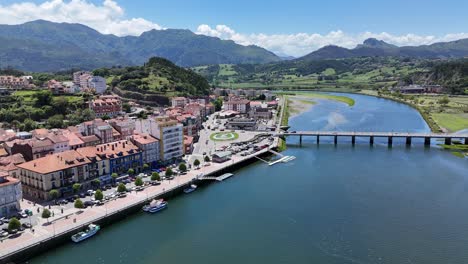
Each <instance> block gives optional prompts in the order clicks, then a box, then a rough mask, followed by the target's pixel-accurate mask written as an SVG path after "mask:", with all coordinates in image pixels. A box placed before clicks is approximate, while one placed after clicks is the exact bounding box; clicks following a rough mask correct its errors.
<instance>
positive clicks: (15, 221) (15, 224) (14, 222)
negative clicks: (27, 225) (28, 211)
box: [8, 217, 21, 231]
mask: <svg viewBox="0 0 468 264" xmlns="http://www.w3.org/2000/svg"><path fill="white" fill-rule="evenodd" d="M20 227H21V222H20V221H19V220H18V219H16V217H13V218H12V219H10V222H9V223H8V231H11V230H13V229H16V230H18V229H19V228H20Z"/></svg>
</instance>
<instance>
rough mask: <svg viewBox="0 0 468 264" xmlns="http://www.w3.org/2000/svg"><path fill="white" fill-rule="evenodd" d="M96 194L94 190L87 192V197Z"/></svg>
mask: <svg viewBox="0 0 468 264" xmlns="http://www.w3.org/2000/svg"><path fill="white" fill-rule="evenodd" d="M94 193H95V191H93V190H88V191H86V195H87V196H92V195H94Z"/></svg>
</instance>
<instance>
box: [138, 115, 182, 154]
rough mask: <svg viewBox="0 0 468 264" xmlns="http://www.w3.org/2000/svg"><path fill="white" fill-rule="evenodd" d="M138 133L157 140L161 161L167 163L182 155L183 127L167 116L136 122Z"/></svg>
mask: <svg viewBox="0 0 468 264" xmlns="http://www.w3.org/2000/svg"><path fill="white" fill-rule="evenodd" d="M135 127H136V131H137V132H138V133H143V134H150V135H151V136H153V137H155V138H157V139H159V143H160V146H159V152H160V157H161V159H162V160H164V161H167V160H170V159H172V158H178V157H181V156H182V155H184V141H183V126H182V124H179V123H178V122H177V120H173V119H171V118H169V117H167V116H161V117H153V118H148V119H143V120H137V121H136V123H135Z"/></svg>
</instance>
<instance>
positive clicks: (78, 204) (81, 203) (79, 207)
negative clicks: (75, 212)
mask: <svg viewBox="0 0 468 264" xmlns="http://www.w3.org/2000/svg"><path fill="white" fill-rule="evenodd" d="M75 208H78V209H83V208H84V204H83V202H82V201H81V199H76V200H75Z"/></svg>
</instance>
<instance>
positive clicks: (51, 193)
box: [49, 189, 59, 200]
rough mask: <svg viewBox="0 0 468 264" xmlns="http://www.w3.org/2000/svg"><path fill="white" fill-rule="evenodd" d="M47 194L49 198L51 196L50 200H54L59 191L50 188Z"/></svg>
mask: <svg viewBox="0 0 468 264" xmlns="http://www.w3.org/2000/svg"><path fill="white" fill-rule="evenodd" d="M49 196H50V198H51V199H52V200H55V199H57V198H58V196H59V192H58V191H57V190H55V189H54V190H50V192H49Z"/></svg>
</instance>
